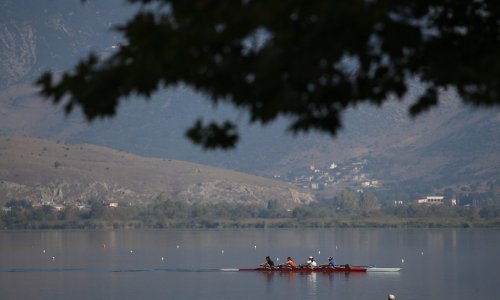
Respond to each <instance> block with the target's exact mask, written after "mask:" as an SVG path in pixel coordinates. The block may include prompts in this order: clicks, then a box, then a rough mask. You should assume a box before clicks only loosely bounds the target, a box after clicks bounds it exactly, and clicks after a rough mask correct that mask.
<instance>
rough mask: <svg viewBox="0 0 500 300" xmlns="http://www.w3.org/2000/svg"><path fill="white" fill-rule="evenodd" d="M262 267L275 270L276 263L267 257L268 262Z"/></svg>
mask: <svg viewBox="0 0 500 300" xmlns="http://www.w3.org/2000/svg"><path fill="white" fill-rule="evenodd" d="M260 265H261V266H262V267H265V268H274V261H273V260H272V259H271V257H269V256H266V261H265V262H263V263H262V264H260Z"/></svg>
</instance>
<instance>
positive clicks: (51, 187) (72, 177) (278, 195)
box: [0, 137, 313, 208]
mask: <svg viewBox="0 0 500 300" xmlns="http://www.w3.org/2000/svg"><path fill="white" fill-rule="evenodd" d="M157 197H162V198H164V199H173V200H182V201H185V202H187V203H195V202H205V203H218V202H227V203H237V204H242V205H244V204H257V205H263V206H265V205H267V203H268V201H270V200H278V201H279V202H280V203H281V204H282V205H283V207H285V208H293V207H295V206H297V205H300V204H307V203H310V202H311V201H313V197H312V196H311V195H310V194H308V193H305V192H302V191H300V190H299V189H297V188H294V187H292V186H291V185H289V184H287V183H283V182H279V181H273V180H269V179H265V178H262V177H258V176H254V175H247V174H242V173H238V172H233V171H227V170H222V169H217V168H213V167H208V166H204V165H199V164H193V163H187V162H181V161H176V160H170V159H157V158H144V157H140V156H137V155H133V154H130V153H125V152H120V151H115V150H112V149H109V148H104V147H98V146H93V145H88V144H80V145H67V144H61V143H55V142H50V141H47V140H41V139H33V138H10V137H1V139H0V201H1V202H2V203H3V202H5V201H8V200H10V199H25V200H30V201H33V202H39V201H42V202H54V203H59V204H62V203H77V202H82V203H83V202H86V201H88V200H100V201H118V202H120V203H122V204H123V203H125V204H134V205H135V204H141V203H147V202H150V201H152V200H154V199H155V198H157Z"/></svg>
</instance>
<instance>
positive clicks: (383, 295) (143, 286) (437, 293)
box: [0, 229, 500, 300]
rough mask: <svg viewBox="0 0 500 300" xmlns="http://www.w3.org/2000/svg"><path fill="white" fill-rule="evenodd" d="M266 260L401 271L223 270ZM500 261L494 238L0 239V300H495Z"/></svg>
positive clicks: (483, 232)
mask: <svg viewBox="0 0 500 300" xmlns="http://www.w3.org/2000/svg"><path fill="white" fill-rule="evenodd" d="M266 255H270V256H271V257H273V258H274V259H275V261H276V260H277V259H279V261H278V262H282V261H283V260H285V258H286V257H287V256H292V257H294V258H295V259H296V260H297V261H298V262H303V261H305V260H306V258H307V257H308V256H309V255H313V256H314V257H315V258H316V260H317V261H320V262H326V258H327V257H328V256H329V255H333V256H334V257H336V259H337V263H341V264H345V263H349V264H358V265H376V266H380V267H402V268H403V270H402V271H401V272H399V273H379V274H375V273H367V274H354V273H353V274H342V273H336V274H279V273H272V274H267V273H260V272H235V271H221V270H220V269H232V268H252V267H254V266H255V265H256V264H257V263H260V262H262V261H263V260H264V257H265V256H266ZM499 257H500V230H499V229H473V230H463V229H435V230H434V229H433V230H422V229H419V230H413V229H412V230H399V229H398V230H396V229H325V230H323V229H322V230H312V229H307V230H248V231H247V230H245V231H227V230H221V231H209V230H206V231H205V230H202V231H193V230H178V231H173V230H166V231H163V230H162V231H155V230H146V231H18V232H0V299H2V300H4V299H5V300H7V299H28V300H29V299H72V300H78V299H120V300H123V299H181V300H183V299H186V300H187V299H239V300H242V299H287V300H293V299H387V294H389V293H392V294H395V295H396V296H397V299H458V300H460V299H500V275H498V270H500V259H499Z"/></svg>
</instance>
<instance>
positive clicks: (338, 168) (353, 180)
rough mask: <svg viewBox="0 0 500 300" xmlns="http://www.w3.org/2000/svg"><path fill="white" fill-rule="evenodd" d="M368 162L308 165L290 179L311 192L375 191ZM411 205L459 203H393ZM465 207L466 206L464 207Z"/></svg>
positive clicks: (451, 201)
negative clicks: (368, 170) (338, 189)
mask: <svg viewBox="0 0 500 300" xmlns="http://www.w3.org/2000/svg"><path fill="white" fill-rule="evenodd" d="M367 164H368V161H367V160H366V159H364V160H359V161H352V162H348V163H345V164H340V163H338V164H337V163H335V162H331V163H328V164H326V167H323V168H322V167H318V166H315V165H310V166H309V167H307V168H304V169H303V171H299V172H295V173H294V174H293V176H292V178H290V179H291V180H292V182H293V184H295V185H296V186H298V187H301V188H303V189H309V190H311V191H318V192H319V191H321V190H324V189H328V188H334V187H340V188H342V189H344V188H349V189H351V190H353V191H356V192H358V193H363V192H364V191H365V190H368V189H369V190H376V189H379V188H381V187H382V183H381V181H379V180H378V179H377V178H373V177H371V176H370V175H369V173H368V172H366V170H365V169H366V166H367ZM280 177H281V176H280V175H275V176H274V178H275V179H280ZM411 203H416V204H422V205H449V206H455V205H458V204H459V202H458V200H457V198H456V197H451V198H445V197H444V196H439V195H437V196H435V195H429V196H426V197H425V198H422V199H413V200H412V201H410V203H404V202H403V201H401V200H398V201H394V205H395V206H403V205H409V204H411ZM465 206H468V204H467V205H465Z"/></svg>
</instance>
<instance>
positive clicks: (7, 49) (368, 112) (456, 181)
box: [0, 0, 500, 195]
mask: <svg viewBox="0 0 500 300" xmlns="http://www.w3.org/2000/svg"><path fill="white" fill-rule="evenodd" d="M27 5H30V7H31V9H30V10H28V11H26V10H25V9H24V8H25V7H26V6H27ZM0 6H1V8H2V9H1V10H0V16H1V17H2V18H1V19H0V20H1V21H0V32H1V33H0V56H1V58H2V59H0V70H2V71H0V99H1V101H0V133H3V134H6V135H27V136H37V137H38V136H39V137H42V138H47V139H51V140H54V141H55V140H60V141H63V142H67V143H71V144H75V143H91V144H98V145H102V146H107V147H111V148H114V149H118V150H122V151H127V152H133V153H137V154H139V155H143V156H151V157H165V158H171V159H176V160H185V161H191V162H196V163H202V164H206V165H212V166H216V167H222V168H226V169H232V170H238V171H242V172H248V173H254V174H259V175H264V176H268V177H271V176H274V175H279V176H280V177H281V178H282V179H288V180H293V179H294V176H295V174H296V172H297V170H302V169H305V168H308V167H309V165H316V166H328V165H329V164H331V163H332V162H348V161H355V160H363V159H366V160H368V166H369V168H368V172H370V173H371V177H372V178H375V179H378V180H380V181H381V182H382V183H384V182H386V183H390V184H391V185H393V186H394V185H399V184H402V183H404V184H405V185H415V184H419V183H421V182H427V183H429V186H432V188H435V189H440V188H443V187H445V186H450V185H455V186H456V185H460V184H467V182H481V181H487V180H491V179H492V178H493V179H494V178H498V171H497V170H498V169H500V155H499V152H498V149H500V139H499V136H500V126H499V123H500V117H499V115H500V110H499V109H498V108H493V109H484V110H483V109H470V108H467V107H463V106H462V105H461V104H460V102H459V101H458V99H456V96H455V95H454V94H453V93H452V92H450V93H445V94H444V97H443V98H442V100H441V102H442V104H443V105H440V106H438V107H436V108H435V109H433V110H431V111H430V112H428V113H424V114H423V115H422V116H420V117H418V118H416V119H415V120H411V119H410V118H409V117H408V115H407V108H408V106H409V105H410V103H411V99H410V100H406V101H403V102H397V101H391V102H388V103H385V104H384V105H383V106H382V107H380V108H378V107H373V106H370V105H360V106H359V107H357V108H353V109H351V110H349V111H348V112H347V113H346V114H345V115H344V123H345V126H344V130H341V131H340V132H339V133H338V135H337V136H336V138H335V139H331V138H329V137H328V136H325V135H320V134H316V133H312V134H309V135H307V136H304V135H302V134H300V135H298V136H297V137H296V138H293V136H292V135H285V134H284V131H285V128H286V125H285V122H284V121H285V120H279V121H278V122H276V123H275V124H271V125H270V126H268V127H266V128H264V129H262V128H261V127H260V126H248V124H247V123H248V120H247V117H246V114H245V113H242V112H239V111H238V110H236V109H233V108H230V107H226V106H223V105H221V106H219V107H217V108H214V107H212V106H211V104H210V103H209V102H208V101H207V100H206V99H204V98H203V96H202V95H199V94H198V93H195V92H193V91H191V90H189V89H188V88H186V87H177V88H175V89H170V90H168V91H162V92H161V93H159V94H158V95H155V96H154V97H153V98H152V99H151V100H150V101H147V102H146V101H144V100H143V99H130V100H129V101H124V102H123V103H122V104H121V105H120V107H119V111H118V114H117V116H116V117H115V118H114V119H111V120H103V121H96V122H94V123H93V124H91V125H89V124H87V123H86V122H85V121H84V119H83V118H82V116H81V114H80V112H79V111H78V110H76V111H75V112H74V113H73V114H72V115H70V116H68V117H65V116H64V114H63V111H62V109H61V107H60V106H58V107H56V106H53V105H51V104H50V103H48V102H46V101H45V102H44V101H42V99H40V97H39V96H37V95H36V89H35V88H33V86H31V85H30V83H32V82H33V81H34V80H35V78H37V76H39V74H40V71H42V70H45V69H49V68H50V69H52V70H56V71H57V70H62V69H65V68H68V67H69V66H71V65H72V64H74V63H76V60H77V58H78V57H82V56H83V55H85V54H86V53H87V52H88V51H90V50H94V51H97V52H99V53H100V54H102V55H106V53H108V52H109V51H111V50H110V47H111V46H112V45H113V44H114V43H116V42H117V40H118V37H117V35H116V34H115V33H112V32H109V31H107V30H108V29H109V28H110V27H112V25H113V24H115V22H116V21H117V20H120V19H121V18H123V17H124V16H125V15H126V14H127V12H128V11H129V10H127V9H126V8H125V6H123V3H122V2H121V1H106V2H95V1H88V2H87V3H86V4H85V5H83V6H82V5H81V4H80V2H79V1H76V0H75V1H63V0H57V1H13V0H10V1H9V0H6V1H4V2H2V4H0ZM414 88H415V90H416V92H418V84H415V86H414ZM409 98H414V97H413V94H411V95H410V96H409ZM198 116H203V117H204V118H206V119H207V120H212V119H216V120H217V119H225V118H230V119H232V120H235V121H236V122H237V123H239V125H240V127H241V128H242V130H241V131H242V139H241V141H240V144H239V145H238V148H237V149H236V150H235V151H230V152H202V151H200V149H199V148H197V147H195V146H193V145H192V144H191V143H190V142H189V141H187V140H186V139H185V138H184V132H185V130H186V128H187V127H188V126H190V125H191V124H192V122H193V121H194V120H195V119H196V118H197V117H198ZM217 186H218V187H220V191H219V192H220V193H224V191H225V187H224V186H225V184H223V183H219V184H218V185H217ZM204 188H205V186H204V185H203V184H202V185H201V186H196V185H195V186H192V187H190V188H189V189H187V190H186V191H185V193H191V192H193V191H197V190H202V189H204ZM212 188H213V189H212V190H214V189H215V188H214V187H212ZM187 191H190V192H187ZM182 195H184V194H182Z"/></svg>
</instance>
